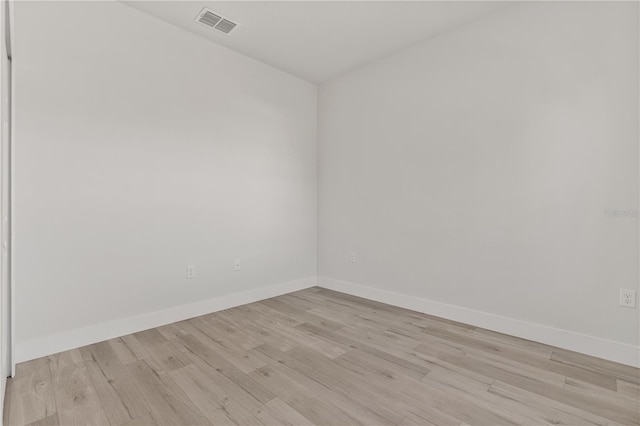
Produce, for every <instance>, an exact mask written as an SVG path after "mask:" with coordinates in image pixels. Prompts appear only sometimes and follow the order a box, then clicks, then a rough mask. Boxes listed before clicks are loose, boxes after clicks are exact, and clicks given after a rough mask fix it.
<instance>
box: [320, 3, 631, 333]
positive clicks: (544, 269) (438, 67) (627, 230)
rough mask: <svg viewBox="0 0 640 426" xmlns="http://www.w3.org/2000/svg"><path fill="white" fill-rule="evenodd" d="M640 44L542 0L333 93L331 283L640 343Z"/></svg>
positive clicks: (326, 145) (326, 136)
mask: <svg viewBox="0 0 640 426" xmlns="http://www.w3.org/2000/svg"><path fill="white" fill-rule="evenodd" d="M638 48H639V46H638V5H637V4H633V3H612V2H584V3H582V2H566V3H558V4H552V3H550V2H548V3H542V2H539V3H528V4H520V5H516V6H512V7H510V8H507V9H505V10H503V11H502V12H500V13H497V14H495V15H492V16H490V17H487V18H485V19H483V20H480V21H476V22H475V23H472V24H470V25H466V26H464V27H461V28H459V29H457V30H454V31H452V32H449V33H446V34H443V35H441V36H440V37H438V38H435V39H432V40H430V41H427V42H425V43H422V44H420V45H418V46H414V47H413V48H411V49H408V50H406V51H403V52H400V53H398V54H396V55H394V56H392V57H389V58H387V59H385V60H382V61H379V62H376V63H374V64H371V65H369V66H367V67H364V68H361V69H359V70H357V71H355V72H352V73H350V74H347V75H345V76H342V77H341V78H338V79H335V80H333V81H331V82H328V83H326V84H324V85H322V86H321V87H320V92H319V105H320V106H319V117H320V118H319V170H320V177H319V253H318V255H319V258H318V271H319V272H318V273H319V275H320V276H326V277H331V278H334V279H339V280H343V281H347V282H353V283H357V284H361V285H365V286H370V287H373V288H378V289H382V290H389V291H393V292H397V293H402V294H406V295H409V296H415V297H420V298H424V299H429V300H433V301H438V302H443V303H448V304H451V305H456V306H460V307H465V308H470V309H475V310H479V311H483V312H487V313H492V314H497V315H502V316H505V317H510V318H515V319H520V320H523V321H529V322H534V323H539V324H544V325H548V326H552V327H557V328H561V329H565V330H569V331H573V332H577V333H584V334H587V335H592V336H596V337H601V338H605V339H610V340H614V341H619V342H624V343H628V344H638V333H639V331H638V323H639V320H638V309H629V308H623V307H619V306H618V294H619V293H618V291H619V289H620V288H629V289H637V288H638V281H639V280H638V278H639V277H638V254H639V253H638V218H637V209H638V189H639V188H638V75H639V74H638V51H639V49H638ZM615 209H618V210H622V211H624V212H618V213H615V212H614V213H613V214H614V215H615V214H621V215H622V216H617V217H614V216H607V212H606V211H607V210H615ZM634 216H635V217H634ZM350 251H353V252H356V254H357V257H356V263H350V262H349V259H348V253H349V252H350Z"/></svg>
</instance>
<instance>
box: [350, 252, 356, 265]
mask: <svg viewBox="0 0 640 426" xmlns="http://www.w3.org/2000/svg"><path fill="white" fill-rule="evenodd" d="M349 263H356V253H355V252H354V251H352V252H351V253H349Z"/></svg>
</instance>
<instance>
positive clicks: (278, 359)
mask: <svg viewBox="0 0 640 426" xmlns="http://www.w3.org/2000/svg"><path fill="white" fill-rule="evenodd" d="M3 424H4V425H6V426H14V425H15V426H24V425H33V426H69V425H83V426H93V425H95V426H103V425H104V426H106V425H111V426H140V425H157V426H163V425H172V426H175V425H194V426H195V425H247V426H250V425H251V426H252V425H256V426H279V425H289V426H294V425H295V426H298V425H301V426H302V425H305V426H306V425H322V426H333V425H335V426H343V425H367V426H369V425H371V426H392V425H393V426H395V425H401V426H418V425H419V426H429V425H432V426H433V425H436V426H452V425H455V426H469V425H486V426H496V425H514V424H518V425H527V426H528V425H538V424H540V425H576V426H583V425H584V426H620V425H625V426H634V425H635V426H640V370H639V369H637V368H633V367H629V366H626V365H621V364H617V363H614V362H611V361H606V360H602V359H598V358H594V357H591V356H587V355H583V354H579V353H575V352H571V351H567V350H565V349H560V348H555V347H552V346H549V345H544V344H540V343H536V342H533V341H529V340H524V339H519V338H517V337H513V336H509V335H505V334H501V333H497V332H494V331H490V330H485V329H481V328H478V327H475V326H471V325H467V324H462V323H458V322H455V321H450V320H445V319H441V318H437V317H434V316H431V315H425V314H421V313H419V312H415V311H410V310H406V309H402V308H399V307H395V306H390V305H385V304H383V303H380V302H376V301H371V300H366V299H362V298H359V297H355V296H350V295H345V294H341V293H338V292H336V291H332V290H326V289H320V288H309V289H306V290H302V291H298V292H294V293H290V294H286V295H283V296H278V297H274V298H271V299H266V300H262V301H259V302H255V303H250V304H247V305H244V306H239V307H236V308H231V309H226V310H223V311H219V312H214V313H210V314H206V315H202V316H199V317H195V318H191V319H188V320H183V321H178V322H176V323H173V324H167V325H163V326H161V327H157V328H152V329H149V330H144V331H140V332H137V333H133V334H130V335H126V336H120V337H117V338H114V339H110V340H107V341H104V342H99V343H95V344H92V345H88V346H84V347H81V348H77V349H72V350H69V351H65V352H61V353H57V354H53V355H49V356H47V357H43V358H39V359H36V360H32V361H28V362H25V363H21V364H19V365H18V366H17V374H16V376H15V377H14V378H11V379H9V381H8V383H7V391H6V397H5V412H4V418H3Z"/></svg>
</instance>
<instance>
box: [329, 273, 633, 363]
mask: <svg viewBox="0 0 640 426" xmlns="http://www.w3.org/2000/svg"><path fill="white" fill-rule="evenodd" d="M318 286H319V287H323V288H326V289H329V290H335V291H338V292H341V293H346V294H350V295H352V296H358V297H362V298H364V299H369V300H373V301H376V302H381V303H386V304H388V305H393V306H397V307H400V308H405V309H410V310H412V311H416V312H421V313H423V314H428V315H433V316H436V317H440V318H445V319H448V320H452V321H457V322H461V323H464V324H468V325H472V326H476V327H480V328H485V329H487V330H492V331H496V332H499V333H504V334H508V335H511V336H514V337H519V338H521V339H527V340H532V341H535V342H538V343H544V344H547V345H551V346H556V347H558V348H562V349H567V350H570V351H574V352H579V353H582V354H585V355H591V356H594V357H597V358H602V359H606V360H609V361H613V362H618V363H620V364H625V365H630V366H632V367H637V368H640V347H639V346H634V345H630V344H627V343H622V342H617V341H614V340H607V339H603V338H600V337H595V336H589V335H586V334H581V333H576V332H573V331H569V330H564V329H560V328H554V327H550V326H547V325H543V324H538V323H532V322H527V321H522V320H518V319H515V318H509V317H504V316H500V315H495V314H490V313H487V312H482V311H476V310H473V309H468V308H463V307H461V306H455V305H449V304H446V303H441V302H435V301H432V300H428V299H421V298H418V297H414V296H408V295H405V294H401V293H395V292H390V291H387V290H380V289H377V288H373V287H368V286H364V285H361V284H355V283H352V282H348V281H341V280H337V279H333V278H328V277H322V276H320V277H318Z"/></svg>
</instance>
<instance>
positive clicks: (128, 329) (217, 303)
mask: <svg viewBox="0 0 640 426" xmlns="http://www.w3.org/2000/svg"><path fill="white" fill-rule="evenodd" d="M315 285H316V277H315V276H313V277H307V278H302V279H299V280H294V281H287V282H283V283H278V284H273V285H270V286H266V287H260V288H256V289H252V290H247V291H243V292H239V293H233V294H228V295H224V296H220V297H216V298H213V299H208V300H203V301H200V302H194V303H190V304H186V305H180V306H175V307H172V308H168V309H163V310H158V311H154V312H148V313H145V314H141V315H136V316H132V317H128V318H121V319H116V320H112V321H108V322H103V323H100V324H93V325H89V326H86V327H82V328H78V329H75V330H70V331H66V332H63V333H57V334H54V335H51V336H45V337H40V338H36V339H31V340H27V341H24V342H19V343H17V344H16V348H15V356H16V363H20V362H24V361H29V360H32V359H36V358H40V357H43V356H47V355H51V354H55V353H58V352H63V351H67V350H69V349H74V348H79V347H81V346H85V345H90V344H93V343H97V342H102V341H104V340H108V339H113V338H114V337H119V336H125V335H127V334H131V333H136V332H138V331H142V330H147V329H150V328H154V327H159V326H161V325H165V324H170V323H172V322H177V321H183V320H186V319H189V318H193V317H197V316H199V315H205V314H208V313H211V312H216V311H221V310H224V309H229V308H233V307H236V306H240V305H245V304H247V303H252V302H257V301H260V300H264V299H269V298H271V297H276V296H280V295H283V294H287V293H291V292H294V291H298V290H303V289H305V288H309V287H313V286H315Z"/></svg>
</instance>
